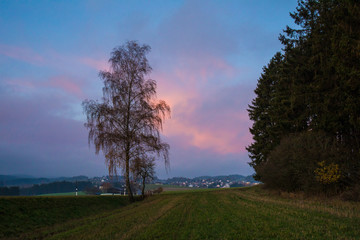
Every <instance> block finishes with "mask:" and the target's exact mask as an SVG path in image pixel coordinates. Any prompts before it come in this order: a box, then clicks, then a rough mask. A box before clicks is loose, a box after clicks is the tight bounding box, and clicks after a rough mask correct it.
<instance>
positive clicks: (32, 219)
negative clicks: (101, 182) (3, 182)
mask: <svg viewBox="0 0 360 240" xmlns="http://www.w3.org/2000/svg"><path fill="white" fill-rule="evenodd" d="M128 203H129V202H128V199H127V198H126V197H118V196H116V197H113V196H101V197H98V196H77V197H74V196H63V197H1V198H0V238H6V237H14V236H19V235H20V234H22V233H26V232H30V231H33V230H35V229H38V228H41V227H45V226H52V225H54V224H57V223H63V222H66V221H69V220H72V219H78V218H81V217H85V216H89V215H93V214H97V213H101V212H104V211H109V210H113V209H116V208H119V206H124V205H127V204H128ZM20 239H22V238H21V237H20Z"/></svg>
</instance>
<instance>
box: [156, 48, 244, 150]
mask: <svg viewBox="0 0 360 240" xmlns="http://www.w3.org/2000/svg"><path fill="white" fill-rule="evenodd" d="M175 59H176V60H175V66H176V67H173V68H168V69H166V70H167V71H166V72H165V71H164V72H154V74H153V75H152V76H151V77H152V78H154V79H155V80H157V82H158V95H159V98H160V99H164V100H165V101H166V102H167V103H168V104H169V105H170V106H171V108H172V118H171V119H170V120H168V121H166V123H165V125H164V135H165V136H167V137H169V138H173V139H176V140H174V141H175V142H176V144H179V145H181V146H182V148H185V149H186V148H189V147H195V148H197V149H201V150H207V151H211V152H214V153H218V154H221V155H226V154H243V153H245V152H246V150H245V146H247V145H249V143H250V142H251V135H250V133H249V131H248V129H249V127H250V125H251V123H250V120H249V119H248V114H247V111H246V110H245V109H244V108H245V107H244V106H246V105H247V102H249V101H250V99H247V98H248V97H249V96H248V91H249V89H248V88H247V87H241V86H238V85H235V86H236V87H230V90H229V89H227V88H226V87H225V86H224V85H226V84H230V85H231V84H235V83H236V80H234V78H235V77H236V76H237V75H238V73H239V70H238V69H236V68H235V67H233V66H232V65H230V64H227V62H226V61H225V60H224V59H221V58H217V57H215V56H212V55H206V54H203V55H196V56H194V57H192V56H191V54H190V53H189V54H185V53H184V54H183V55H182V56H178V57H176V56H175ZM164 69H165V68H164ZM237 77H238V76H237ZM213 79H215V81H219V80H221V82H219V84H218V85H214V84H213V82H211V81H212V80H213ZM241 95H243V97H241ZM244 103H245V104H244Z"/></svg>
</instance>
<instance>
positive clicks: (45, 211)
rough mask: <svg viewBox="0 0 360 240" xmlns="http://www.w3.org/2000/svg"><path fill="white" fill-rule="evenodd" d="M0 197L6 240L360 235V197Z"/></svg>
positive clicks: (259, 192) (229, 192)
mask: <svg viewBox="0 0 360 240" xmlns="http://www.w3.org/2000/svg"><path fill="white" fill-rule="evenodd" d="M0 203H1V205H0V206H1V217H0V218H1V232H2V235H1V238H2V239H360V227H359V226H360V203H354V202H343V201H341V200H338V199H324V198H318V199H317V198H314V197H312V198H306V197H304V196H301V195H293V194H280V193H275V194H274V193H270V192H268V191H265V190H263V189H261V188H260V187H251V188H236V189H221V190H202V191H174V192H166V193H163V194H160V195H156V196H152V197H149V198H147V199H145V200H143V201H137V202H135V203H132V204H129V202H127V199H126V198H124V197H119V196H96V197H87V196H84V197H82V196H80V197H26V198H25V197H24V198H21V197H18V198H16V197H9V198H1V199H0ZM4 203H5V205H4ZM42 219H43V220H42ZM44 219H46V221H45V220H44ZM34 222H35V223H36V224H35V223H34ZM14 229H15V231H14Z"/></svg>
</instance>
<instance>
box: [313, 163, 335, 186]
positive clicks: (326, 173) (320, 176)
mask: <svg viewBox="0 0 360 240" xmlns="http://www.w3.org/2000/svg"><path fill="white" fill-rule="evenodd" d="M318 165H319V167H318V168H317V169H315V175H316V180H317V181H319V182H321V183H322V184H330V183H335V182H337V181H338V180H339V179H340V176H341V174H340V169H339V165H338V164H335V163H330V164H329V165H326V164H325V161H321V162H318Z"/></svg>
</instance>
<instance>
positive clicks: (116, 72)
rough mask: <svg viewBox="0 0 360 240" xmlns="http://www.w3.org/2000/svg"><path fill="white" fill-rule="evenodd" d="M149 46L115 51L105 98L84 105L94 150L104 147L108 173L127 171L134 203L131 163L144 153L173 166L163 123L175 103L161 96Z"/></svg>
mask: <svg viewBox="0 0 360 240" xmlns="http://www.w3.org/2000/svg"><path fill="white" fill-rule="evenodd" d="M149 51H150V46H148V45H142V46H141V45H139V44H138V43H137V42H136V41H129V42H126V44H125V45H122V46H120V47H118V48H115V49H114V50H113V52H112V53H111V57H110V59H109V63H110V64H111V66H110V70H109V71H100V73H99V76H100V78H101V79H102V80H103V82H104V87H103V98H102V101H101V102H98V101H94V100H85V101H83V103H82V106H83V109H84V112H85V114H86V116H87V123H85V127H86V128H88V130H89V136H88V140H89V144H90V143H91V142H93V144H94V145H95V153H96V154H99V152H100V151H102V152H103V153H104V155H105V162H106V165H107V167H108V170H109V175H110V176H112V175H117V171H118V169H121V170H122V171H123V172H124V176H125V182H126V188H127V192H128V194H129V199H130V201H134V197H133V192H132V189H131V187H130V165H131V163H132V162H133V161H135V159H137V158H139V157H141V156H144V155H146V156H157V157H161V158H163V159H164V161H165V167H166V168H168V166H169V148H170V147H169V145H168V144H167V143H165V142H163V141H162V140H161V138H160V131H162V126H163V121H164V120H165V118H167V117H170V107H169V105H167V104H166V102H165V101H162V100H157V99H156V87H157V85H156V81H155V80H152V79H149V78H148V76H149V74H150V73H151V70H152V68H151V67H150V65H149V63H148V60H147V58H146V54H147V53H148V52H149Z"/></svg>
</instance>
